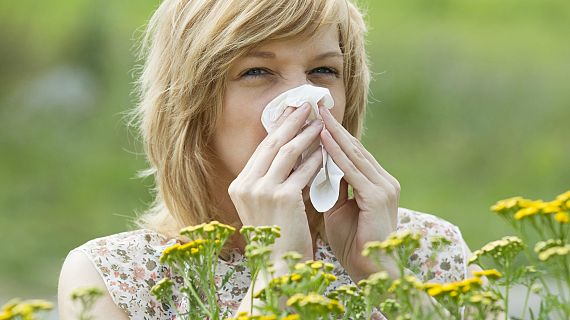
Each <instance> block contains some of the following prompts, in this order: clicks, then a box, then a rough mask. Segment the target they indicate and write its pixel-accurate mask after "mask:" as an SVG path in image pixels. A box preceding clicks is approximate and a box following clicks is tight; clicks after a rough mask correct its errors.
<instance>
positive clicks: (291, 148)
mask: <svg viewBox="0 0 570 320" xmlns="http://www.w3.org/2000/svg"><path fill="white" fill-rule="evenodd" d="M279 153H280V154H281V155H282V156H283V157H286V158H289V157H292V156H295V155H297V154H298V153H299V151H298V148H297V147H296V146H295V145H294V144H292V143H288V144H286V145H284V146H283V147H281V149H279Z"/></svg>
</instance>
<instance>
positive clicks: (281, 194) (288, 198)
mask: <svg viewBox="0 0 570 320" xmlns="http://www.w3.org/2000/svg"><path fill="white" fill-rule="evenodd" d="M296 196H297V195H296V192H295V190H292V189H291V188H281V189H279V190H277V191H276V192H275V193H274V194H273V200H274V201H276V202H277V203H287V202H292V201H294V200H295V198H296Z"/></svg>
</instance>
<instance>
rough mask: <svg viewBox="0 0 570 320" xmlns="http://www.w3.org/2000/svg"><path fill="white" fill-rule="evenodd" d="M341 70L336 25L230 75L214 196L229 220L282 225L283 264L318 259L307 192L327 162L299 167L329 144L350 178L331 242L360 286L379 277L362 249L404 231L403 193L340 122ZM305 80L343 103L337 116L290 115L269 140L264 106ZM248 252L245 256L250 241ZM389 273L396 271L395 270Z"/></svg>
mask: <svg viewBox="0 0 570 320" xmlns="http://www.w3.org/2000/svg"><path fill="white" fill-rule="evenodd" d="M342 70H343V60H342V55H341V50H340V47H339V39H338V33H337V31H336V28H335V27H334V26H325V27H322V28H321V29H319V30H318V31H317V32H316V33H315V34H314V35H312V36H309V37H307V36H299V37H295V38H291V39H287V40H280V41H273V42H266V43H262V44H261V45H260V46H259V47H257V48H255V49H253V50H252V51H251V52H250V53H249V54H248V55H246V56H244V57H242V58H240V59H238V60H237V61H236V62H235V63H234V64H233V65H232V66H231V68H230V70H229V79H228V81H227V91H226V94H225V97H224V109H223V113H222V119H221V121H220V126H219V127H218V128H217V130H216V133H215V136H214V139H213V146H214V150H215V153H216V156H217V161H216V163H215V168H216V172H218V178H219V179H217V181H220V185H219V186H218V187H216V188H214V190H212V192H214V194H216V198H217V199H218V202H217V203H219V204H220V208H221V209H222V211H223V212H225V213H226V214H227V215H228V217H227V218H228V220H234V221H235V219H239V220H240V221H241V222H242V224H244V225H278V226H280V227H281V234H282V236H281V238H280V239H278V240H277V242H276V244H275V247H274V257H273V258H274V259H275V262H276V263H278V260H279V257H280V256H281V255H282V254H283V253H285V252H287V251H292V250H294V251H297V252H300V253H301V254H303V255H304V256H305V258H306V259H313V252H314V249H315V248H314V234H315V230H314V225H311V216H313V215H315V214H318V213H315V210H314V208H312V206H311V204H310V201H309V199H308V196H307V187H306V185H307V184H308V183H309V182H310V179H311V178H312V177H313V176H314V174H316V172H317V171H318V169H319V168H320V166H321V164H322V158H320V153H319V152H316V153H313V154H312V155H311V156H310V157H308V158H307V159H305V161H303V162H302V163H301V165H300V166H299V168H297V169H296V170H293V167H294V165H295V163H296V162H297V160H298V158H299V156H300V155H301V153H302V152H303V151H305V150H306V149H307V148H308V147H309V146H310V145H312V144H313V143H315V142H318V141H319V140H320V141H322V143H323V145H324V147H325V149H326V150H327V151H328V152H329V154H330V155H331V156H332V158H333V160H334V161H335V163H337V165H338V166H339V167H340V168H341V169H342V170H343V171H344V172H345V177H344V178H343V181H342V186H341V187H342V188H341V189H343V192H342V193H341V195H340V199H339V201H338V202H337V204H336V205H335V206H334V207H333V208H332V209H331V210H329V211H328V212H325V213H324V221H325V229H326V233H327V238H328V240H329V244H330V245H331V248H332V249H333V251H334V253H335V255H336V256H337V258H339V260H340V262H341V264H342V265H343V266H344V267H345V269H346V270H347V272H348V273H349V274H350V275H351V277H353V279H355V280H359V279H361V278H363V277H365V276H368V275H369V274H370V273H371V272H374V271H378V270H377V268H376V267H374V266H373V265H372V264H371V263H370V262H369V261H368V260H367V259H366V258H364V257H362V255H361V252H362V249H363V248H364V244H365V243H366V242H368V241H374V240H383V239H385V238H386V237H387V235H388V234H389V233H391V232H392V231H394V230H395V228H396V220H397V211H398V200H399V192H400V186H399V183H398V181H397V180H396V179H395V178H393V177H392V176H391V175H390V174H388V172H386V170H384V169H383V168H382V167H381V166H380V164H379V163H378V162H377V161H376V160H375V159H374V157H373V156H372V155H371V154H370V153H369V152H368V151H367V150H366V149H365V148H364V147H363V146H362V144H360V142H359V141H358V140H357V139H356V138H354V137H353V136H352V135H351V134H350V133H349V132H348V131H347V130H345V129H344V128H343V127H342V125H341V124H340V122H342V118H343V116H344V111H345V108H346V106H345V104H346V95H345V85H344V81H343V77H342V74H341V73H340V72H342ZM306 83H309V84H312V85H315V86H321V87H326V88H328V89H329V90H330V92H331V94H332V96H333V99H334V101H335V106H334V107H333V108H332V109H331V110H330V112H329V111H328V110H327V109H326V108H320V110H319V112H320V116H321V117H322V121H320V120H315V121H314V122H313V123H312V124H311V125H309V126H307V127H303V125H304V123H305V120H306V119H307V117H308V115H309V112H310V109H308V108H306V109H303V108H299V109H295V110H288V111H287V112H285V113H284V115H283V116H282V118H281V119H280V120H279V121H278V123H277V125H276V128H275V130H274V131H272V132H271V133H270V134H269V135H268V134H267V133H266V132H265V130H264V128H263V126H262V125H261V121H260V118H261V113H262V111H263V109H264V107H265V105H267V103H268V102H269V101H271V100H272V99H273V98H274V97H275V96H277V95H278V94H280V93H282V92H284V91H286V90H289V89H291V88H294V87H297V86H300V85H302V84H306ZM291 172H292V173H291ZM347 183H348V184H350V185H352V186H353V188H354V194H355V197H354V199H348V197H347V194H346V188H347ZM226 190H227V191H228V195H229V198H228V197H227V195H226V194H225V191H226ZM260 213H263V214H260ZM240 246H241V249H242V250H243V242H242V243H240V244H239V245H238V247H240ZM385 267H386V269H389V271H395V268H394V266H393V265H391V264H389V263H388V264H387V265H386V266H385Z"/></svg>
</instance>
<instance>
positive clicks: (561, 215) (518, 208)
mask: <svg viewBox="0 0 570 320" xmlns="http://www.w3.org/2000/svg"><path fill="white" fill-rule="evenodd" d="M491 210H492V211H494V212H496V213H499V214H508V213H514V215H513V218H514V219H515V220H522V219H526V218H529V217H534V216H537V215H551V216H553V218H554V220H556V221H557V222H559V223H563V224H564V223H568V222H570V215H569V214H568V211H569V210H570V191H567V192H565V193H563V194H560V195H558V196H557V197H556V199H555V200H552V201H548V202H544V201H542V200H529V199H524V198H521V197H514V198H509V199H505V200H500V201H498V202H497V203H496V204H495V205H493V206H492V207H491Z"/></svg>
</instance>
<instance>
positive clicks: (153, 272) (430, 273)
mask: <svg viewBox="0 0 570 320" xmlns="http://www.w3.org/2000/svg"><path fill="white" fill-rule="evenodd" d="M398 220H399V221H398V226H397V228H398V230H410V231H412V232H419V233H420V234H421V235H422V239H421V247H420V248H419V249H418V250H416V252H415V253H413V254H412V255H411V256H410V259H409V269H410V270H411V271H412V272H413V273H415V275H416V276H417V277H418V279H420V280H422V281H424V282H451V281H458V280H462V279H464V278H465V277H466V273H467V264H466V261H467V258H468V257H466V256H465V255H466V252H465V248H466V247H465V245H464V241H463V238H462V236H461V232H460V231H459V229H458V228H457V227H456V226H455V225H453V224H451V223H449V222H447V221H445V220H443V219H441V218H438V217H435V216H433V215H429V214H425V213H420V212H415V211H412V210H409V209H404V208H400V209H399V212H398ZM441 236H443V237H445V238H447V239H448V240H450V241H451V243H450V244H449V245H446V246H444V247H443V248H441V249H439V253H438V254H437V255H434V254H432V247H431V246H432V241H431V240H430V239H432V238H433V237H441ZM174 243H176V240H175V239H167V238H166V237H164V236H163V235H161V234H158V233H156V232H155V231H151V230H144V229H143V230H135V231H129V232H123V233H118V234H114V235H110V236H107V237H103V238H98V239H94V240H91V241H89V242H87V243H85V244H83V245H81V246H79V247H78V248H76V249H74V250H79V251H81V252H83V253H84V254H86V255H87V257H88V258H89V260H90V261H91V262H92V263H93V266H94V267H95V269H96V270H97V271H98V272H99V274H100V275H101V277H102V278H103V281H104V282H105V285H106V287H107V290H108V291H109V293H110V295H111V298H112V299H113V301H114V302H115V304H116V305H117V306H118V307H119V308H121V309H122V310H124V311H125V313H126V314H127V315H128V316H129V318H130V319H137V320H138V319H160V320H163V319H176V314H175V312H174V310H173V309H171V308H170V307H169V306H168V305H166V304H163V303H161V302H159V301H157V300H156V299H155V298H154V297H153V296H152V295H151V294H150V289H151V288H152V286H154V285H155V284H156V283H157V282H158V281H159V280H161V279H162V278H164V277H171V276H172V275H171V274H170V270H169V268H168V267H167V266H165V265H163V264H161V263H160V261H159V260H160V256H161V254H162V251H163V250H164V249H165V248H167V247H169V246H171V245H173V244H174ZM316 245H317V249H316V253H315V260H321V261H324V262H329V263H332V264H334V266H335V269H334V270H333V274H334V275H335V276H336V277H337V279H336V281H334V282H333V283H331V284H330V285H329V287H328V288H327V292H326V293H328V292H330V291H331V290H333V289H335V288H337V287H338V286H340V285H343V284H353V281H352V280H351V279H350V277H349V276H348V274H347V273H346V271H345V270H344V268H343V267H342V266H341V265H340V263H339V261H338V260H337V259H336V257H335V256H334V253H333V251H332V249H331V248H330V246H329V245H328V243H326V242H325V241H324V240H322V239H321V238H317V239H316ZM244 259H245V257H244V256H243V255H241V253H240V252H239V251H238V250H237V249H234V250H233V251H232V252H230V257H229V259H228V260H227V261H226V260H223V259H221V258H220V259H218V267H217V270H216V279H217V281H219V283H218V285H219V284H220V283H221V281H222V280H221V279H223V276H224V275H225V274H227V273H228V272H229V271H230V270H234V274H233V276H232V277H231V278H230V280H229V281H228V282H227V283H226V284H225V285H224V287H223V288H222V289H221V291H220V292H219V301H218V302H219V305H220V308H221V311H222V314H226V315H228V313H227V312H229V315H233V314H234V312H235V311H236V310H237V309H238V307H239V304H240V302H241V300H242V298H243V297H244V295H245V294H246V292H247V291H248V288H249V286H250V284H251V283H250V273H249V270H248V268H247V267H246V265H245V263H244ZM173 280H175V283H178V285H180V284H181V282H182V279H181V278H180V277H178V278H177V277H176V276H174V277H173ZM174 302H175V303H176V304H177V305H178V307H179V309H180V310H185V309H186V308H188V306H187V305H185V303H186V302H187V300H186V299H181V297H179V296H175V300H174ZM372 319H384V317H383V316H382V315H381V314H380V313H379V312H378V311H375V314H374V315H373V317H372Z"/></svg>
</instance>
